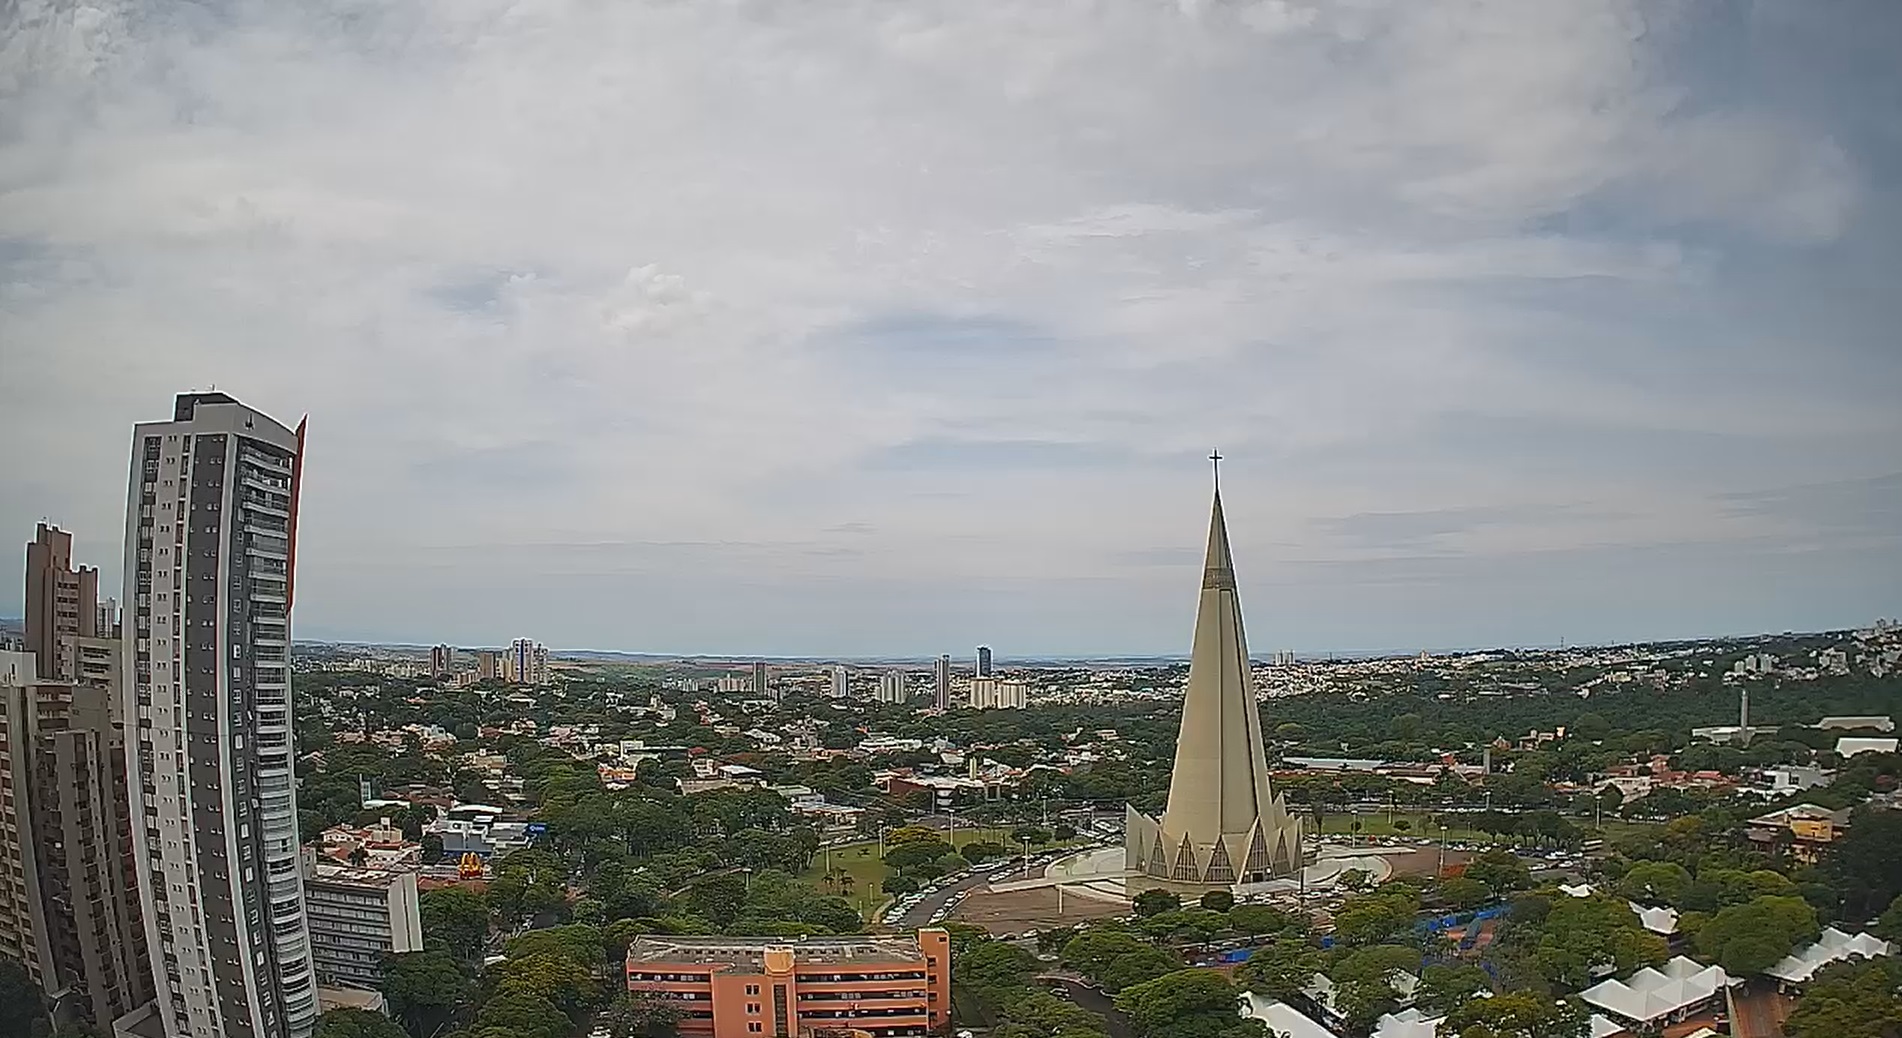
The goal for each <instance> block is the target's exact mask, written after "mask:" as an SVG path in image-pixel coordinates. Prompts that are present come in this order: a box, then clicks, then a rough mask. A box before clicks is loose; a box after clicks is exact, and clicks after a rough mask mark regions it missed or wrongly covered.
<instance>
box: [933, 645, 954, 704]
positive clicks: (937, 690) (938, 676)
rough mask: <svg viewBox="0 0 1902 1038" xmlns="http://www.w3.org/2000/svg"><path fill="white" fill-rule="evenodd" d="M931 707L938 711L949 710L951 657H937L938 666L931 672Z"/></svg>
mask: <svg viewBox="0 0 1902 1038" xmlns="http://www.w3.org/2000/svg"><path fill="white" fill-rule="evenodd" d="M931 705H932V706H934V707H937V708H938V709H939V710H949V709H951V657H950V656H949V655H945V656H940V657H938V665H937V666H936V667H934V668H932V671H931Z"/></svg>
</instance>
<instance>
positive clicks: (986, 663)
mask: <svg viewBox="0 0 1902 1038" xmlns="http://www.w3.org/2000/svg"><path fill="white" fill-rule="evenodd" d="M977 676H978V677H980V678H988V677H990V676H991V647H990V646H988V645H980V646H978V647H977Z"/></svg>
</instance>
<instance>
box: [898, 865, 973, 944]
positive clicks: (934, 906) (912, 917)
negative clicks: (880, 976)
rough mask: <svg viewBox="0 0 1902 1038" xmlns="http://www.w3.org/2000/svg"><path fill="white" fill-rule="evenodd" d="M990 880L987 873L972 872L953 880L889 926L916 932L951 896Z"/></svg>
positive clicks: (928, 923) (929, 920)
mask: <svg viewBox="0 0 1902 1038" xmlns="http://www.w3.org/2000/svg"><path fill="white" fill-rule="evenodd" d="M990 878H991V877H990V875H989V874H988V873H984V872H974V873H971V874H970V875H968V876H964V877H962V878H960V879H957V880H954V881H953V882H951V883H948V884H946V885H945V886H944V887H943V888H942V889H940V890H938V891H937V892H936V893H934V894H932V895H931V896H930V897H927V898H925V899H924V900H923V901H920V902H918V903H917V904H915V905H913V906H911V909H910V910H909V911H907V912H906V913H905V914H904V915H902V916H899V917H898V921H897V922H895V923H892V924H891V926H892V928H893V929H895V930H916V929H917V928H919V927H921V926H928V925H930V923H931V917H932V916H934V915H936V914H937V912H938V909H940V908H943V907H944V905H945V902H947V901H949V900H951V898H952V895H954V894H957V893H958V892H959V891H963V890H970V889H972V888H973V887H981V886H983V885H984V884H986V883H988V882H990Z"/></svg>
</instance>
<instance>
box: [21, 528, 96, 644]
mask: <svg viewBox="0 0 1902 1038" xmlns="http://www.w3.org/2000/svg"><path fill="white" fill-rule="evenodd" d="M98 623H99V571H98V570H97V569H94V568H93V567H91V566H81V567H79V568H78V569H74V568H73V535H72V534H70V533H67V532H66V531H64V530H62V529H60V528H59V527H57V526H48V525H46V524H45V523H41V524H39V526H38V528H37V529H35V530H34V534H33V540H32V542H31V543H29V544H28V545H27V546H26V651H28V652H30V653H32V654H33V656H34V659H35V660H36V661H37V665H38V666H39V668H40V673H39V674H38V675H37V676H38V677H42V678H52V679H53V680H55V681H71V680H73V675H74V673H75V666H76V665H75V663H74V661H73V656H74V653H75V652H76V643H77V640H78V639H79V638H81V637H82V636H83V637H92V636H94V635H97V634H98V633H99V628H98ZM106 633H107V634H111V633H112V632H111V631H107V632H106Z"/></svg>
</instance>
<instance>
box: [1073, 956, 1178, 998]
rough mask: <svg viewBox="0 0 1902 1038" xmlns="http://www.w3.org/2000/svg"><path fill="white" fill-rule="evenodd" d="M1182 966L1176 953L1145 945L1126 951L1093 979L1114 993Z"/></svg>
mask: <svg viewBox="0 0 1902 1038" xmlns="http://www.w3.org/2000/svg"><path fill="white" fill-rule="evenodd" d="M1181 968H1182V960H1181V959H1179V958H1177V957H1176V956H1175V954H1174V953H1172V952H1169V951H1167V950H1165V949H1162V948H1157V947H1154V946H1144V947H1141V948H1135V949H1132V950H1130V951H1126V952H1124V953H1123V954H1121V955H1118V956H1117V957H1115V958H1114V959H1111V960H1110V961H1109V964H1108V965H1106V966H1104V967H1103V969H1102V971H1101V972H1099V973H1097V974H1096V975H1095V976H1094V977H1093V978H1092V979H1094V980H1096V981H1097V983H1099V984H1101V985H1102V986H1103V990H1105V991H1108V992H1110V993H1112V994H1114V993H1115V992H1118V991H1121V990H1123V989H1124V988H1129V987H1135V986H1136V985H1137V984H1142V983H1146V982H1148V981H1151V980H1155V979H1156V978H1157V977H1160V976H1162V975H1163V974H1165V973H1174V972H1175V971H1176V970H1179V969H1181Z"/></svg>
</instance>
